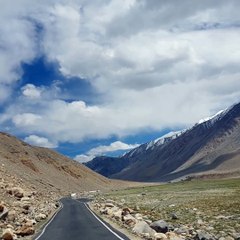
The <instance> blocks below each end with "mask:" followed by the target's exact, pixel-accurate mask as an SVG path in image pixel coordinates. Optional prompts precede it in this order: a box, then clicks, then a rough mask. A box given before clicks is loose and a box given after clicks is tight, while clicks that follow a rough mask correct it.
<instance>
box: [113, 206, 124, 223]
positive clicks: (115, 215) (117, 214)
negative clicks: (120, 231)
mask: <svg viewBox="0 0 240 240" xmlns="http://www.w3.org/2000/svg"><path fill="white" fill-rule="evenodd" d="M112 216H113V218H114V219H116V220H117V221H120V220H121V219H122V210H121V209H119V210H118V211H116V212H113V215H112Z"/></svg>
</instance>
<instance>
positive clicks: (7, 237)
mask: <svg viewBox="0 0 240 240" xmlns="http://www.w3.org/2000/svg"><path fill="white" fill-rule="evenodd" d="M2 239H3V240H14V239H16V237H15V234H14V233H13V230H12V229H11V228H7V229H6V230H4V231H3V234H2Z"/></svg>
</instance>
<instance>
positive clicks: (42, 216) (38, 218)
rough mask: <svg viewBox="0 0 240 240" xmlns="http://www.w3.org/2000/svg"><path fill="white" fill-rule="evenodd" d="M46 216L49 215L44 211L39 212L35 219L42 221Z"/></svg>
mask: <svg viewBox="0 0 240 240" xmlns="http://www.w3.org/2000/svg"><path fill="white" fill-rule="evenodd" d="M46 218H47V216H46V214H44V213H39V214H38V215H37V216H36V217H35V219H36V221H37V222H40V221H42V220H44V219H46Z"/></svg>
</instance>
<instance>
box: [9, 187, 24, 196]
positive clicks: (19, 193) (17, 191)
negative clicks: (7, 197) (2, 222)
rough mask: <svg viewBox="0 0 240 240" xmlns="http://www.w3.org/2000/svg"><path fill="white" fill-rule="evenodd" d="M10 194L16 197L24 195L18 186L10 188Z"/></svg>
mask: <svg viewBox="0 0 240 240" xmlns="http://www.w3.org/2000/svg"><path fill="white" fill-rule="evenodd" d="M12 195H13V196H14V197H16V198H22V197H23V196H24V191H23V189H22V188H20V187H15V188H13V189H12Z"/></svg>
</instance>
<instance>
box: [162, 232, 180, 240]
mask: <svg viewBox="0 0 240 240" xmlns="http://www.w3.org/2000/svg"><path fill="white" fill-rule="evenodd" d="M166 235H167V238H168V240H183V239H184V238H182V237H180V236H179V235H177V234H176V233H174V232H168V233H166Z"/></svg>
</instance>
